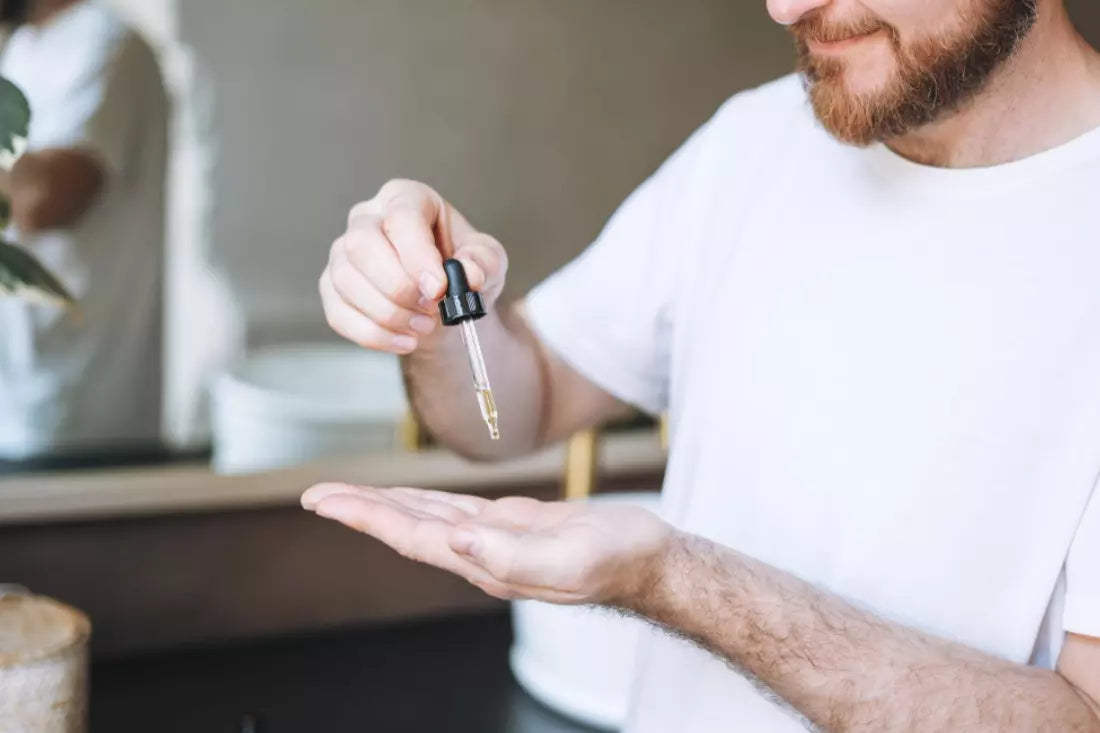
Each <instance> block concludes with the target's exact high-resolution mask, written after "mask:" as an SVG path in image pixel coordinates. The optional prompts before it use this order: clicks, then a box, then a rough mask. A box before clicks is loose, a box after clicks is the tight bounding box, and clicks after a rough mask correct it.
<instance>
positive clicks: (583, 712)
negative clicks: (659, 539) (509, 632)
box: [510, 492, 660, 730]
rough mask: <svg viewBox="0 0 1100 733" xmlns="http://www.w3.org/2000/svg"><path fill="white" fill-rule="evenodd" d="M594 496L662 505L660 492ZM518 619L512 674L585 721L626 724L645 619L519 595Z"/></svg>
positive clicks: (544, 698)
mask: <svg viewBox="0 0 1100 733" xmlns="http://www.w3.org/2000/svg"><path fill="white" fill-rule="evenodd" d="M588 501H592V502H600V503H604V502H607V503H612V502H614V503H624V504H636V505H639V506H643V507H645V508H646V509H649V510H650V511H652V512H654V513H658V512H659V510H660V494H659V493H655V492H654V493H633V494H610V495H602V496H596V497H593V498H591V499H589V500H588ZM512 624H513V627H514V633H515V640H514V641H513V643H512V650H511V654H510V663H511V667H512V673H513V674H514V675H515V677H516V680H517V681H518V682H519V683H520V685H521V686H522V687H523V688H524V689H525V690H526V691H527V692H528V693H530V695H531V696H532V697H534V698H535V699H537V700H538V701H539V702H541V703H543V704H544V705H546V706H547V707H549V708H551V709H553V710H556V711H557V712H559V713H561V714H563V715H565V716H567V717H570V718H573V719H574V720H577V721H580V722H582V723H584V724H586V725H591V726H595V727H598V728H606V729H610V730H614V729H618V728H621V727H622V726H623V724H624V723H625V722H626V716H627V712H628V710H629V706H630V689H631V683H632V682H633V678H634V666H635V658H636V656H637V649H638V644H639V642H640V639H641V635H642V632H643V630H644V628H645V623H644V622H643V621H639V620H638V619H634V618H629V617H626V616H622V615H619V614H616V613H614V612H612V611H607V610H604V609H599V608H590V607H586V606H554V605H551V604H548V603H541V602H538V601H516V602H514V603H513V604H512Z"/></svg>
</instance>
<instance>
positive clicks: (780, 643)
mask: <svg viewBox="0 0 1100 733" xmlns="http://www.w3.org/2000/svg"><path fill="white" fill-rule="evenodd" d="M653 577H654V578H656V582H654V584H653V585H652V586H650V587H648V588H643V589H640V590H639V591H638V592H637V593H636V594H634V595H633V596H631V597H628V598H625V599H623V601H622V605H623V606H624V607H626V608H627V609H629V610H631V611H633V612H636V613H638V614H640V615H642V616H645V617H646V618H649V619H651V620H653V621H655V622H656V623H658V624H660V625H661V626H663V627H665V628H667V629H669V630H670V631H673V632H674V633H677V634H681V635H683V636H685V637H687V638H689V639H692V640H693V641H695V642H697V643H698V644H700V645H701V646H703V647H705V648H707V649H709V650H711V651H712V652H714V653H716V654H718V655H720V656H722V657H724V658H725V659H727V660H729V662H730V663H731V664H733V665H734V666H735V667H737V668H738V669H741V670H743V671H744V672H745V673H747V674H749V675H751V676H752V677H755V678H756V679H757V680H759V681H760V682H761V683H763V684H764V685H766V686H767V687H768V688H769V689H771V690H773V691H774V692H775V693H776V694H777V695H778V696H779V697H781V698H782V699H784V700H785V701H787V702H788V703H789V704H790V705H791V706H792V707H793V708H795V709H796V710H798V711H799V712H800V713H802V714H803V715H804V716H805V717H806V718H807V719H808V720H809V721H811V722H812V723H814V724H816V725H817V726H819V727H820V728H821V729H822V730H828V731H961V730H966V731H990V733H993V732H995V731H996V732H998V733H1007V732H1009V731H1019V732H1020V733H1025V732H1027V733H1031V732H1033V731H1074V732H1080V733H1086V732H1088V733H1095V732H1100V715H1098V709H1097V706H1096V700H1097V699H1100V642H1097V640H1089V639H1086V638H1084V637H1079V636H1070V637H1069V639H1068V641H1067V644H1066V649H1065V652H1064V654H1063V657H1062V663H1061V665H1060V673H1058V672H1051V671H1047V670H1042V669H1037V668H1034V667H1027V666H1024V665H1019V664H1013V663H1011V662H1008V661H1005V660H1003V659H998V658H996V657H993V656H990V655H988V654H984V653H982V652H979V651H976V650H974V649H971V648H969V647H966V646H963V645H961V644H956V643H952V642H949V641H945V640H943V639H940V638H937V637H934V636H931V635H929V634H925V633H922V632H919V631H914V630H912V629H908V628H905V627H903V626H900V625H898V624H895V623H892V622H890V621H886V620H884V619H881V618H878V617H876V616H874V615H872V614H870V613H868V612H866V611H862V610H860V609H858V608H856V607H854V606H852V605H850V604H848V603H846V602H845V601H843V600H841V599H840V598H838V597H836V596H833V595H830V594H828V593H825V592H823V591H821V590H819V589H817V588H815V587H814V586H812V585H810V584H808V583H805V582H803V581H801V580H798V579H797V578H795V577H793V576H790V575H788V574H786V573H783V572H780V571H778V570H776V569H774V568H772V567H769V566H767V565H765V564H763V563H761V562H758V561H756V560H753V559H752V558H749V557H746V556H744V555H741V554H739V553H737V552H734V551H732V550H730V549H728V548H725V547H722V546H720V545H717V544H715V543H713V542H709V541H707V540H704V539H701V538H698V537H693V536H689V535H681V534H677V535H675V536H674V537H673V539H672V540H671V541H670V543H669V546H668V549H667V551H666V552H665V553H663V554H662V557H661V560H660V566H659V569H658V571H657V572H656V574H655V575H654V576H653Z"/></svg>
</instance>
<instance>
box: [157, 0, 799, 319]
mask: <svg viewBox="0 0 1100 733" xmlns="http://www.w3.org/2000/svg"><path fill="white" fill-rule="evenodd" d="M178 12H180V13H181V14H182V15H181V17H180V22H179V28H180V33H181V36H182V41H183V43H184V44H186V45H187V46H189V47H191V48H190V50H191V53H192V55H193V58H194V60H195V62H196V64H198V67H199V68H198V71H199V73H200V74H201V75H203V76H204V77H206V78H208V79H209V80H210V82H211V83H212V85H213V91H214V95H215V97H214V100H215V106H214V109H215V119H214V129H215V130H216V131H217V134H218V136H219V138H220V139H219V151H218V156H217V163H216V170H215V172H214V185H215V192H216V196H215V201H216V203H215V210H214V212H213V248H214V260H215V262H217V263H220V264H223V265H224V266H225V267H226V268H227V269H228V271H229V272H230V273H231V276H232V280H233V282H234V284H235V285H236V286H237V288H238V292H239V293H240V294H241V296H242V297H243V299H244V301H245V307H246V310H247V312H248V314H249V319H250V321H251V322H252V325H253V326H261V327H262V326H270V324H285V325H286V326H287V328H288V329H290V330H293V327H294V326H295V325H296V324H300V323H302V322H304V323H306V324H307V330H311V329H314V328H315V329H316V331H317V332H318V333H321V334H323V333H324V329H323V325H322V322H321V317H320V313H319V308H318V304H317V298H316V295H315V282H316V277H317V275H318V274H319V273H320V269H321V267H322V265H323V262H324V259H325V256H326V251H327V248H328V246H329V244H330V242H331V241H332V239H333V238H334V237H335V236H336V235H338V234H339V233H340V231H341V228H342V225H343V219H344V216H345V214H346V211H347V208H348V206H349V204H351V203H352V202H354V201H356V200H358V199H361V198H365V197H368V196H369V195H371V194H372V193H373V192H374V191H375V190H376V189H377V188H378V186H379V185H380V184H381V183H382V182H384V181H385V180H386V179H388V178H390V177H393V176H410V177H417V178H421V179H424V180H427V181H429V182H431V183H433V184H434V185H436V186H437V187H438V188H439V189H440V190H442V191H443V192H445V194H446V195H447V196H449V197H450V198H451V199H453V200H454V201H455V202H456V203H457V204H458V205H459V206H460V207H461V208H462V209H463V210H464V211H466V212H467V213H468V214H469V216H471V218H472V219H473V220H474V221H475V222H476V223H477V224H478V225H479V226H481V227H483V228H485V229H487V230H489V231H491V232H493V233H494V234H496V235H497V236H498V237H499V238H500V239H501V240H502V241H503V242H505V244H506V246H508V247H509V249H510V251H511V253H512V259H513V268H512V276H511V282H512V289H513V291H514V292H521V291H523V290H525V289H526V288H528V287H530V286H531V285H532V284H534V283H535V282H537V281H538V280H539V279H540V278H541V277H543V276H544V275H545V274H547V273H548V272H549V271H550V270H552V269H553V268H554V267H556V266H557V265H559V264H561V263H562V262H564V261H565V260H567V259H568V258H569V257H570V256H571V255H573V254H575V253H576V252H578V251H580V249H582V248H583V247H584V246H585V244H587V243H588V241H589V240H590V239H591V238H592V237H593V235H594V234H595V233H596V232H597V231H598V230H599V228H600V226H601V225H602V223H603V221H604V220H605V219H606V217H607V216H608V214H609V213H610V212H611V211H612V210H613V208H614V206H615V205H616V204H617V203H618V202H619V201H620V200H621V199H622V198H623V196H625V195H626V194H627V193H628V192H629V191H630V190H631V188H632V187H633V186H634V185H636V184H637V183H638V182H639V181H640V180H641V179H642V178H643V177H644V176H645V175H646V174H647V173H648V172H649V171H650V170H652V169H653V168H654V167H655V166H656V165H657V164H658V163H659V162H660V161H661V160H662V159H663V158H664V157H665V156H666V155H667V154H668V153H669V152H670V151H671V150H672V149H673V148H674V147H675V145H676V144H677V143H678V142H679V141H680V140H682V139H683V138H684V137H685V136H686V135H687V134H688V133H689V132H690V131H691V130H692V129H693V128H694V127H695V126H697V125H698V124H699V123H701V122H702V121H703V120H705V119H706V118H707V116H708V115H709V114H710V113H711V112H712V111H713V109H714V108H715V107H716V106H717V105H718V104H719V103H720V102H721V101H722V100H723V99H724V98H725V97H727V96H728V95H729V94H730V93H732V92H734V91H736V90H737V89H740V88H742V87H745V86H747V85H750V84H755V83H757V82H760V81H763V80H765V79H767V78H769V77H771V76H775V75H777V74H779V73H781V72H782V71H783V70H784V69H786V68H788V67H789V59H790V51H789V46H788V43H787V41H786V39H785V37H784V34H783V32H782V31H781V30H779V29H778V28H775V27H774V26H773V25H772V24H771V23H770V21H768V20H767V18H766V15H765V13H764V4H763V2H762V1H760V2H756V1H754V2H740V3H739V2H735V1H731V0H372V1H369V2H368V1H366V0H311V2H308V3H303V2H297V1H293V2H292V1H290V0H263V1H262V2H261V1H260V0H252V1H251V2H247V1H245V0H235V1H234V2H230V3H226V2H221V0H188V1H187V2H184V3H180V4H179V6H178Z"/></svg>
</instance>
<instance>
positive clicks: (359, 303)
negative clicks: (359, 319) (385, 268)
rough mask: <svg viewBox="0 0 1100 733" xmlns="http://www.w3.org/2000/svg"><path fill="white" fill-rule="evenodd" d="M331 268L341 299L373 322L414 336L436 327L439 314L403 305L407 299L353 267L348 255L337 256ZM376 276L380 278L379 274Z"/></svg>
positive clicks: (424, 333)
mask: <svg viewBox="0 0 1100 733" xmlns="http://www.w3.org/2000/svg"><path fill="white" fill-rule="evenodd" d="M329 270H330V273H331V275H330V276H329V278H328V279H329V281H330V282H331V285H332V289H333V290H334V291H335V292H336V294H337V295H338V296H339V298H340V301H341V302H343V303H345V304H346V305H349V306H351V307H352V308H354V309H355V310H357V311H359V312H360V313H362V314H363V315H364V316H366V318H367V320H369V321H371V322H372V323H374V324H376V325H378V326H381V327H382V328H384V329H386V330H388V331H392V332H395V333H402V332H403V333H409V334H411V335H417V334H419V335H426V334H429V333H431V332H432V331H433V330H434V329H435V326H436V322H437V321H438V316H436V315H435V314H433V315H431V316H429V315H427V314H425V313H424V312H423V311H420V310H412V309H410V308H407V307H405V306H403V305H401V302H402V300H403V298H401V297H395V296H393V295H390V294H387V293H386V292H384V291H383V290H382V289H380V287H379V286H378V285H377V284H376V283H375V282H372V281H371V280H369V279H368V278H367V276H365V275H364V274H363V273H362V271H360V270H359V269H357V268H355V267H353V266H352V265H351V263H350V262H349V260H348V259H347V257H346V256H338V257H334V258H333V261H332V262H331V263H330V264H329ZM374 276H375V277H376V278H377V277H378V274H377V273H375V275H374ZM391 292H392V290H391ZM415 297H416V296H415V295H414V298H415ZM414 302H415V301H414Z"/></svg>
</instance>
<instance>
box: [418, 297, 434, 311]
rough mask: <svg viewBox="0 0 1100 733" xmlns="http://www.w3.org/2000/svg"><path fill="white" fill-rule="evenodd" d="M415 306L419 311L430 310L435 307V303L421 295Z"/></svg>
mask: <svg viewBox="0 0 1100 733" xmlns="http://www.w3.org/2000/svg"><path fill="white" fill-rule="evenodd" d="M416 304H417V305H418V306H419V307H420V309H421V310H430V309H431V308H432V306H434V305H435V301H434V300H432V299H431V298H425V297H424V296H423V295H421V296H420V300H418V301H416Z"/></svg>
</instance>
